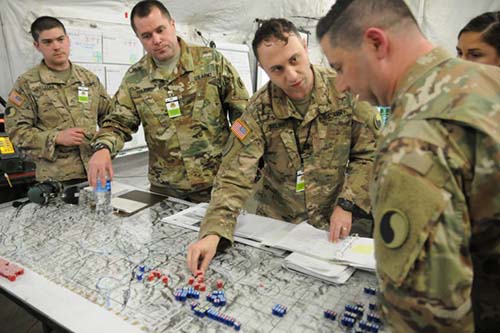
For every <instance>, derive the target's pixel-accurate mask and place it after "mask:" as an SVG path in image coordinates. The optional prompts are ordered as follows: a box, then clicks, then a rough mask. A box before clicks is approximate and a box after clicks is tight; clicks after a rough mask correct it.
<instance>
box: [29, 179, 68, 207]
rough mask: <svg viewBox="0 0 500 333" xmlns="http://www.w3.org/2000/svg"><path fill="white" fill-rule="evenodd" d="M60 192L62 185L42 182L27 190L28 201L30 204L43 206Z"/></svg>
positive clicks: (53, 182)
mask: <svg viewBox="0 0 500 333" xmlns="http://www.w3.org/2000/svg"><path fill="white" fill-rule="evenodd" d="M61 192H62V185H61V183H59V182H57V181H44V182H41V183H38V184H35V185H33V186H31V187H30V188H29V190H28V199H30V201H31V202H35V203H38V204H40V205H45V204H47V203H48V202H49V200H50V199H52V198H55V197H57V196H58V195H59V194H60V193H61Z"/></svg>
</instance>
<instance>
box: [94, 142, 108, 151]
mask: <svg viewBox="0 0 500 333" xmlns="http://www.w3.org/2000/svg"><path fill="white" fill-rule="evenodd" d="M101 149H107V150H109V152H111V149H110V148H109V146H108V145H107V144H105V143H102V142H97V143H94V144H93V145H92V150H93V151H94V153H95V152H96V151H98V150H101Z"/></svg>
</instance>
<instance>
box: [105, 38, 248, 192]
mask: <svg viewBox="0 0 500 333" xmlns="http://www.w3.org/2000/svg"><path fill="white" fill-rule="evenodd" d="M178 40H179V43H180V46H181V55H180V58H179V62H178V64H177V68H176V70H175V71H174V73H172V74H171V75H165V74H164V73H162V69H161V68H158V67H157V66H156V65H155V64H154V61H153V59H152V57H151V56H150V55H146V56H144V57H143V58H142V59H141V60H140V61H139V62H138V63H136V64H135V65H133V66H132V67H131V68H130V69H129V70H128V72H127V73H126V74H125V77H124V78H123V80H122V83H121V86H120V88H119V90H118V92H117V93H116V95H115V97H114V98H113V103H114V104H113V105H114V110H113V113H112V114H110V115H109V116H108V117H107V118H106V119H105V121H104V128H103V129H102V130H101V131H100V132H99V135H98V138H97V140H96V141H97V142H102V143H104V144H106V145H108V146H109V147H110V148H111V153H112V154H116V153H117V152H118V151H119V150H120V149H122V147H123V143H124V141H128V140H130V139H131V134H132V133H133V132H136V131H137V129H138V126H139V124H140V123H141V122H142V125H143V127H144V133H145V137H146V142H147V145H148V148H149V181H150V182H151V184H153V185H155V186H161V187H166V188H167V189H170V191H171V192H172V194H171V195H173V196H176V195H182V194H187V193H190V192H196V191H201V190H204V189H207V188H211V187H212V183H213V178H214V177H215V174H216V173H217V170H218V169H219V165H220V161H221V158H222V150H223V147H224V145H225V143H226V141H227V138H228V137H229V131H230V128H229V123H228V116H229V118H230V119H231V120H234V119H237V118H238V117H239V116H240V115H241V113H242V112H243V110H244V109H245V108H246V105H247V102H248V93H247V91H246V89H245V87H244V85H243V82H242V81H241V79H240V77H239V75H238V73H237V72H236V70H235V69H234V67H233V66H232V65H231V64H230V63H229V62H228V61H227V60H226V59H225V58H224V57H223V56H222V54H221V53H219V52H218V51H216V50H214V49H211V48H207V47H201V46H188V45H187V44H186V43H185V42H184V41H183V40H182V39H180V38H179V39H178ZM169 92H171V94H169ZM168 97H177V98H178V102H179V105H180V110H181V115H180V116H178V117H175V118H173V117H172V118H170V117H169V115H168V114H167V108H166V98H168ZM208 193H209V192H208Z"/></svg>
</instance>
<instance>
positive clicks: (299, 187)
mask: <svg viewBox="0 0 500 333" xmlns="http://www.w3.org/2000/svg"><path fill="white" fill-rule="evenodd" d="M305 188H306V184H305V182H304V170H299V171H297V181H296V182H295V192H297V193H299V192H304V190H305Z"/></svg>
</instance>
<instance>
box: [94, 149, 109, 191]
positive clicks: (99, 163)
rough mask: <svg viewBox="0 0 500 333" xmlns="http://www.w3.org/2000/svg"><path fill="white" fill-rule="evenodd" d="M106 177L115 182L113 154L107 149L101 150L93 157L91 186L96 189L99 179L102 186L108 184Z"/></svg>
mask: <svg viewBox="0 0 500 333" xmlns="http://www.w3.org/2000/svg"><path fill="white" fill-rule="evenodd" d="M106 176H108V178H109V180H113V165H112V164H111V154H110V152H109V150H107V149H100V150H98V151H96V152H95V153H94V155H92V157H91V158H90V161H89V174H88V180H89V185H90V186H92V187H93V188H96V187H97V180H98V179H99V180H100V181H101V185H104V184H106Z"/></svg>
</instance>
